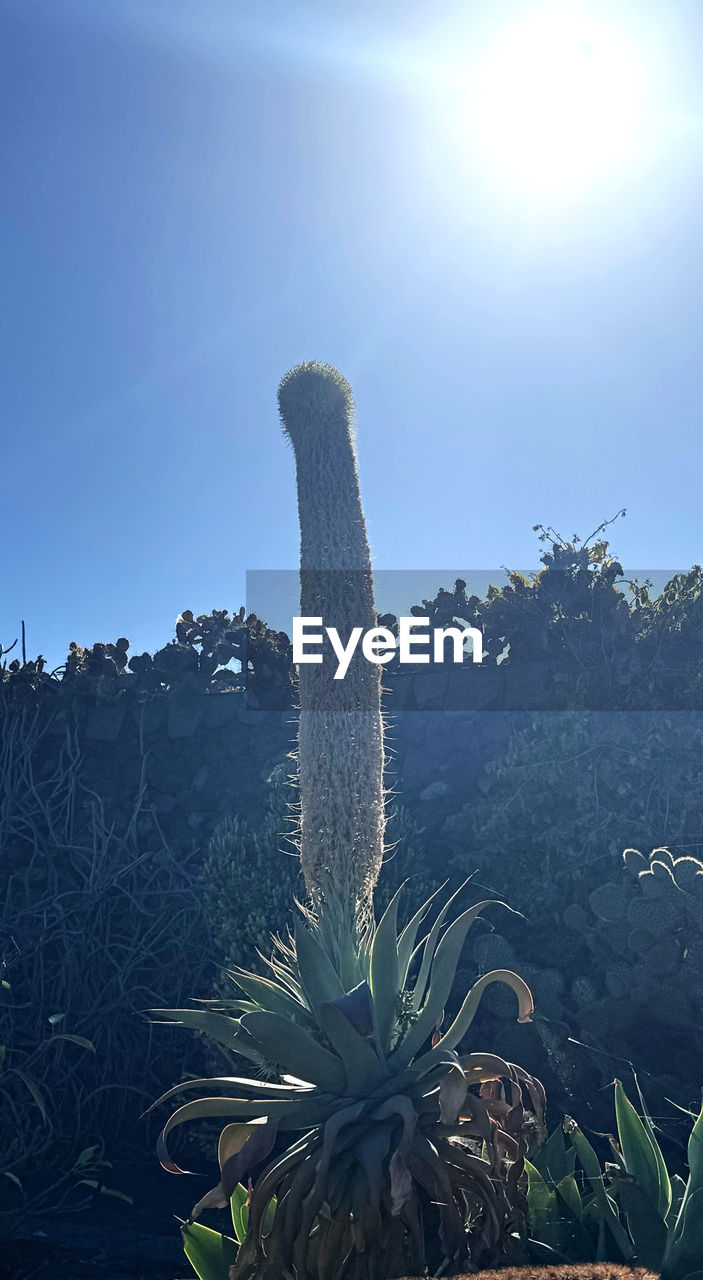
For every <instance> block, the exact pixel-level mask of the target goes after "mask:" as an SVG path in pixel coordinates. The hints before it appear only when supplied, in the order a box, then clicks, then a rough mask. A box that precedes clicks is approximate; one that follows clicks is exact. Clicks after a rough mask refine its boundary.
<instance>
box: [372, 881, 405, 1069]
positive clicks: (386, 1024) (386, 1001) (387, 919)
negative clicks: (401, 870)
mask: <svg viewBox="0 0 703 1280" xmlns="http://www.w3.org/2000/svg"><path fill="white" fill-rule="evenodd" d="M402 889H403V885H401V886H400V889H398V890H397V892H396V893H395V894H394V895H393V897H392V898H391V900H390V902H389V904H388V906H387V907H386V910H385V911H384V913H383V915H382V917H381V919H380V921H379V923H378V926H377V927H376V930H375V933H374V936H373V942H372V944H371V954H370V959H369V986H370V987H371V995H372V996H373V1011H374V1021H375V1029H376V1038H377V1044H378V1049H379V1053H381V1054H386V1053H388V1050H389V1048H390V1043H391V1036H392V1034H393V1028H394V1026H395V1019H396V1010H397V1007H398V995H399V992H400V978H399V969H398V899H399V896H400V894H401V892H402Z"/></svg>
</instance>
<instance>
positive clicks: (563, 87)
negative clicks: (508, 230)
mask: <svg viewBox="0 0 703 1280" xmlns="http://www.w3.org/2000/svg"><path fill="white" fill-rule="evenodd" d="M476 70H477V74H476V78H475V80H474V81H473V86H472V92H471V107H470V117H471V119H470V121H469V120H467V113H466V110H465V109H464V110H463V111H459V113H458V114H460V115H462V116H463V126H464V127H465V128H466V127H467V126H469V127H470V129H471V133H472V135H473V139H474V143H475V145H476V146H477V147H478V150H479V153H480V158H481V162H482V167H483V168H484V169H485V171H486V172H487V174H488V175H489V176H490V177H491V179H492V180H495V181H498V182H509V183H510V184H511V185H513V184H515V183H516V182H517V183H519V185H520V186H521V187H522V188H523V189H525V190H527V191H531V192H532V193H533V194H535V195H538V196H539V195H544V196H547V197H549V196H555V195H559V194H563V195H568V194H569V193H573V192H576V191H578V190H582V189H583V188H584V187H586V186H588V185H590V184H592V183H593V182H595V181H600V180H601V179H602V178H603V177H606V176H607V175H608V174H610V173H612V172H614V171H617V169H618V168H619V167H620V166H621V165H622V164H623V163H624V162H625V160H626V158H627V156H628V153H629V152H631V150H632V148H633V146H634V144H635V134H636V126H637V121H638V108H639V103H640V97H641V92H640V74H639V68H638V65H637V59H636V57H635V53H634V51H633V50H632V49H631V48H629V47H628V45H627V42H626V40H625V39H624V38H622V37H620V35H619V34H618V33H617V32H615V31H614V30H612V29H610V28H608V27H605V26H603V25H602V24H599V23H597V22H594V21H592V20H590V19H589V18H588V16H583V15H577V14H575V13H574V12H573V11H569V10H567V9H565V8H563V7H562V8H559V9H550V10H548V11H545V12H544V13H543V14H542V15H540V16H533V17H532V18H530V19H529V20H527V21H523V22H520V23H517V24H515V25H513V26H511V27H510V29H509V31H508V32H507V33H506V32H503V33H502V34H501V35H500V36H498V37H497V38H496V40H495V41H494V43H493V45H492V47H491V48H489V49H487V50H486V51H485V55H484V56H483V57H482V58H481V62H480V66H479V67H477V69H476Z"/></svg>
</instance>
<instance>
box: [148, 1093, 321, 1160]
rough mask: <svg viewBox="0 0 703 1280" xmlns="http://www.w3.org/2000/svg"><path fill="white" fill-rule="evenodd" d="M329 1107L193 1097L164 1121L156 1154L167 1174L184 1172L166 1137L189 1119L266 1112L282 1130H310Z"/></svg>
mask: <svg viewBox="0 0 703 1280" xmlns="http://www.w3.org/2000/svg"><path fill="white" fill-rule="evenodd" d="M330 1106H331V1107H334V1103H331V1104H329V1103H328V1104H322V1103H320V1102H319V1101H316V1102H313V1101H308V1102H278V1101H271V1100H270V1099H268V1098H267V1099H266V1100H265V1101H263V1100H262V1101H260V1102H257V1101H255V1100H252V1099H251V1098H196V1099H194V1101H193V1102H186V1103H184V1104H183V1106H182V1107H179V1108H178V1109H177V1110H176V1111H174V1113H173V1115H172V1116H170V1117H169V1119H168V1120H167V1121H166V1124H165V1125H164V1127H163V1129H162V1130H161V1133H160V1135H159V1139H158V1142H157V1145H156V1150H157V1155H158V1157H159V1160H160V1162H161V1164H162V1165H163V1167H164V1169H167V1170H168V1172H169V1173H185V1172H186V1170H184V1169H180V1168H179V1167H178V1165H176V1164H174V1163H173V1161H172V1160H171V1157H170V1156H169V1154H168V1147H167V1145H166V1139H167V1138H168V1135H169V1134H170V1133H171V1132H172V1130H173V1129H175V1128H177V1127H178V1125H181V1124H186V1123H187V1122H188V1121H189V1120H201V1119H209V1118H210V1117H211V1116H217V1117H222V1118H224V1117H225V1116H228V1117H230V1118H232V1119H236V1120H257V1119H260V1118H261V1117H262V1116H263V1115H268V1116H269V1117H270V1118H271V1120H272V1121H275V1122H276V1123H277V1124H278V1127H279V1128H280V1129H282V1130H290V1129H310V1128H312V1127H313V1126H314V1125H318V1124H322V1123H324V1121H325V1120H326V1119H327V1118H328V1116H329V1114H330Z"/></svg>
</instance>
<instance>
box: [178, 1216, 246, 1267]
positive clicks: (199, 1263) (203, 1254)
mask: <svg viewBox="0 0 703 1280" xmlns="http://www.w3.org/2000/svg"><path fill="white" fill-rule="evenodd" d="M181 1238H182V1240H183V1248H184V1250H185V1255H186V1257H187V1259H188V1261H189V1263H190V1265H191V1267H192V1268H193V1270H194V1272H195V1274H196V1276H198V1280H229V1269H230V1267H231V1266H232V1265H233V1264H234V1263H235V1262H236V1260H237V1242H236V1240H231V1239H230V1237H229V1236H223V1235H221V1234H220V1232H219V1231H211V1230H210V1228H209V1227H203V1226H202V1225H201V1223H199V1222H184V1224H183V1226H182V1227H181Z"/></svg>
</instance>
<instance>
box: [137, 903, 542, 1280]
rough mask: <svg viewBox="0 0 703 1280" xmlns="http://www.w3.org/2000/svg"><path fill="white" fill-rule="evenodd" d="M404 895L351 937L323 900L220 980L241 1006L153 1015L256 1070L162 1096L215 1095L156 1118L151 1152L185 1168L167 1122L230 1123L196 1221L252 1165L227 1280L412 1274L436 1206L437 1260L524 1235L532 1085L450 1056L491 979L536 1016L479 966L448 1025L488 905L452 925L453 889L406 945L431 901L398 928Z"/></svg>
mask: <svg viewBox="0 0 703 1280" xmlns="http://www.w3.org/2000/svg"><path fill="white" fill-rule="evenodd" d="M400 892H401V891H400V890H399V891H398V893H397V894H396V895H395V897H394V898H393V899H392V901H391V902H390V904H389V906H388V908H387V909H386V911H385V913H384V915H383V917H382V918H381V920H380V922H379V923H378V925H374V924H370V925H369V926H368V927H367V929H366V931H365V933H364V935H363V936H362V937H361V938H359V936H358V934H356V933H355V932H354V931H351V930H349V929H347V930H346V931H345V930H344V929H343V928H342V929H340V927H339V926H340V923H341V915H338V914H337V913H335V910H334V908H333V905H332V904H331V903H330V904H329V906H328V907H327V909H326V910H324V911H323V912H322V913H316V914H313V913H311V912H310V911H307V910H305V909H303V908H301V909H300V912H299V914H298V915H297V917H296V922H295V926H294V932H293V935H290V936H288V937H287V938H286V939H285V940H284V939H281V938H278V939H276V947H275V951H274V954H273V956H272V958H271V960H270V961H267V963H268V965H269V976H267V977H261V976H258V975H255V974H253V973H249V972H247V971H245V970H236V971H235V972H233V973H231V975H230V976H231V977H232V978H233V981H234V982H235V984H236V986H237V988H238V991H239V996H238V998H237V999H235V1000H233V1001H231V1002H228V1003H227V1004H226V1005H223V1004H222V1003H220V1005H219V1007H218V1008H213V1007H212V1006H211V1007H209V1008H207V1009H205V1010H202V1011H200V1010H195V1009H186V1010H168V1009H161V1010H156V1011H155V1013H156V1014H157V1016H158V1017H160V1018H161V1019H165V1020H167V1021H169V1022H175V1023H180V1024H183V1025H185V1026H190V1027H193V1028H195V1029H196V1030H198V1031H201V1032H204V1033H205V1034H206V1035H207V1036H209V1037H212V1038H213V1039H214V1040H215V1041H217V1042H218V1043H219V1044H220V1045H223V1046H225V1047H226V1048H227V1049H229V1050H232V1051H234V1052H235V1053H237V1054H241V1055H242V1056H243V1057H244V1058H247V1059H248V1060H249V1061H250V1062H252V1063H253V1064H255V1067H256V1069H257V1071H258V1076H259V1078H253V1079H251V1078H240V1077H225V1078H219V1079H214V1080H195V1081H193V1080H191V1081H187V1082H186V1083H184V1084H181V1085H177V1086H176V1087H175V1088H173V1089H170V1090H169V1091H168V1092H167V1093H165V1094H164V1095H163V1097H162V1098H161V1099H159V1101H160V1102H163V1101H164V1100H166V1099H169V1098H171V1097H172V1096H174V1095H175V1094H177V1093H179V1092H181V1091H183V1090H186V1089H194V1088H197V1089H200V1090H202V1089H203V1088H204V1087H205V1086H207V1087H208V1089H209V1090H213V1091H215V1092H216V1093H217V1094H218V1095H220V1094H221V1095H222V1096H208V1097H201V1098H198V1099H196V1100H195V1101H190V1102H186V1103H185V1104H184V1105H182V1106H180V1107H179V1109H178V1110H177V1111H175V1113H174V1114H173V1115H172V1116H171V1117H170V1119H169V1120H168V1122H167V1124H166V1125H165V1127H164V1129H163V1131H162V1133H161V1137H160V1140H159V1151H160V1159H161V1162H162V1164H163V1165H164V1167H165V1168H167V1169H169V1170H170V1171H172V1172H182V1170H180V1169H179V1168H178V1167H177V1166H176V1165H175V1164H174V1163H173V1161H172V1159H171V1157H170V1155H169V1152H168V1138H169V1135H170V1134H171V1132H172V1131H173V1130H174V1129H175V1128H176V1127H177V1126H179V1125H182V1124H183V1123H184V1122H186V1121H189V1120H195V1119H197V1118H199V1117H213V1116H218V1117H222V1118H224V1119H227V1120H228V1121H229V1122H230V1123H228V1124H227V1126H226V1127H225V1129H224V1130H223V1132H222V1134H221V1137H220V1142H219V1151H218V1158H219V1163H220V1181H219V1183H218V1185H217V1186H216V1187H214V1188H213V1190H211V1191H209V1192H208V1194H207V1195H206V1196H204V1197H203V1198H202V1199H201V1200H200V1201H199V1203H198V1204H197V1205H196V1206H195V1208H194V1209H193V1213H192V1218H197V1217H198V1216H199V1214H200V1213H201V1212H202V1211H203V1210H204V1209H207V1208H217V1207H219V1208H224V1207H226V1206H227V1205H228V1203H229V1202H230V1199H231V1197H232V1195H233V1193H234V1192H235V1190H236V1188H237V1186H238V1184H241V1183H242V1182H244V1183H246V1182H247V1181H248V1180H249V1179H250V1177H251V1175H252V1174H254V1175H255V1176H254V1180H253V1182H252V1183H250V1195H249V1204H248V1210H249V1213H248V1222H247V1230H246V1234H245V1235H244V1238H243V1241H242V1243H241V1246H240V1247H239V1249H238V1252H237V1254H236V1261H235V1262H234V1265H233V1266H232V1268H231V1271H230V1275H231V1277H232V1280H240V1278H242V1280H243V1278H245V1277H256V1278H257V1280H258V1278H259V1277H261V1278H263V1277H268V1276H273V1275H275V1276H277V1277H292V1276H295V1277H296V1280H307V1278H308V1277H312V1278H314V1280H332V1277H333V1276H336V1275H338V1274H340V1273H341V1271H342V1269H343V1270H344V1274H345V1276H348V1277H351V1278H352V1280H357V1278H358V1280H362V1278H363V1280H374V1278H375V1277H384V1278H387V1277H391V1276H399V1275H405V1274H408V1273H413V1272H415V1273H418V1272H422V1271H423V1269H424V1266H425V1256H424V1245H423V1222H422V1218H423V1213H424V1212H426V1211H427V1210H428V1208H429V1206H430V1205H432V1206H433V1209H432V1210H431V1211H433V1212H436V1214H437V1215H438V1228H439V1242H440V1244H441V1250H442V1253H443V1255H444V1256H443V1262H442V1267H443V1268H444V1269H447V1268H454V1267H464V1266H466V1265H467V1264H468V1263H469V1259H471V1260H472V1261H474V1262H478V1263H481V1264H483V1265H490V1264H491V1263H492V1262H493V1261H496V1260H498V1259H500V1258H504V1257H506V1256H507V1255H508V1252H509V1249H510V1241H511V1237H513V1236H515V1235H516V1234H517V1235H520V1233H522V1231H523V1223H524V1211H525V1206H526V1201H525V1191H526V1186H527V1179H526V1176H525V1175H524V1157H525V1155H526V1154H527V1153H529V1152H530V1151H531V1150H533V1149H534V1148H535V1147H536V1146H538V1145H539V1143H540V1141H541V1140H542V1138H543V1132H544V1131H543V1116H544V1094H543V1091H542V1088H541V1086H540V1084H539V1083H538V1082H537V1081H536V1080H533V1079H532V1078H531V1077H530V1076H528V1075H527V1073H525V1072H524V1071H522V1070H520V1069H519V1068H518V1067H516V1066H514V1065H512V1064H509V1063H507V1062H504V1061H502V1060H501V1059H499V1058H497V1057H495V1056H493V1055H490V1054H483V1053H469V1054H466V1055H462V1054H461V1053H460V1052H459V1051H458V1050H459V1046H460V1045H461V1042H462V1040H463V1038H464V1036H465V1035H466V1032H467V1031H468V1029H469V1027H470V1025H471V1022H472V1020H473V1018H474V1015H475V1013H476V1010H477V1008H478V1006H479V1002H480V1000H481V997H482V995H483V993H484V991H485V990H486V988H487V987H489V986H490V985H491V984H492V983H495V982H502V983H506V984H507V985H508V986H510V987H512V989H513V990H514V992H515V994H516V996H517V1000H518V1006H519V1021H521V1022H527V1021H529V1019H530V1017H531V1015H532V1012H533V1002H532V997H531V994H530V991H529V989H528V988H527V986H526V985H525V983H524V982H523V981H522V980H521V979H520V978H519V977H518V976H517V975H516V974H514V973H512V972H510V971H508V970H496V971H495V972H493V973H488V974H486V975H485V976H483V977H481V978H479V980H478V981H477V982H476V983H474V985H473V986H472V987H471V989H470V990H469V992H468V994H467V995H466V998H465V999H464V1000H463V1003H462V1004H461V1006H460V1007H459V1009H458V1012H457V1013H456V1015H455V1016H454V1018H453V1020H452V1021H451V1023H450V1025H449V1026H448V1027H446V1029H445V1028H444V1027H443V1022H444V1010H445V1006H446V1005H447V1002H448V1000H449V997H450V992H451V990H452V985H453V982H454V978H455V974H456V969H457V964H458V962H459V957H460V954H461V950H462V947H463V944H464V941H465V939H466V936H467V933H468V931H469V929H470V927H471V925H472V924H473V922H474V921H475V920H476V919H477V918H478V917H479V916H480V915H481V914H482V912H483V911H484V910H485V908H486V907H487V906H489V905H491V904H490V903H488V902H479V903H477V904H476V905H474V906H472V907H471V908H469V909H468V910H465V911H463V912H462V913H461V914H459V915H458V916H457V917H456V918H455V919H453V920H452V922H451V923H449V924H447V923H446V921H447V916H448V913H449V909H450V906H451V903H452V902H453V901H454V898H455V897H456V894H455V895H454V897H452V898H450V899H449V900H448V901H447V902H446V904H445V905H444V906H443V907H442V909H441V910H440V911H439V912H438V914H437V916H436V918H435V919H434V923H433V924H432V926H431V928H429V927H428V931H427V932H426V936H424V937H422V938H421V940H420V942H417V939H418V935H419V934H420V933H421V930H422V932H423V933H424V932H425V930H423V929H422V926H423V923H424V922H425V921H426V920H427V919H428V915H429V912H430V904H431V903H432V901H433V899H432V898H431V899H430V900H429V901H428V902H427V903H426V904H425V905H424V906H423V907H422V908H421V909H420V910H419V911H418V912H417V913H416V914H415V915H414V916H413V918H412V919H411V920H410V921H409V922H408V923H407V924H406V925H405V927H404V928H403V929H402V930H401V931H400V932H398V924H397V917H398V898H399V894H400ZM438 892H439V891H438ZM433 897H436V894H435V895H433ZM498 905H501V906H504V904H502V903H500V904H498ZM155 1105H156V1104H155ZM274 1148H275V1151H274ZM225 1274H226V1273H225Z"/></svg>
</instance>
